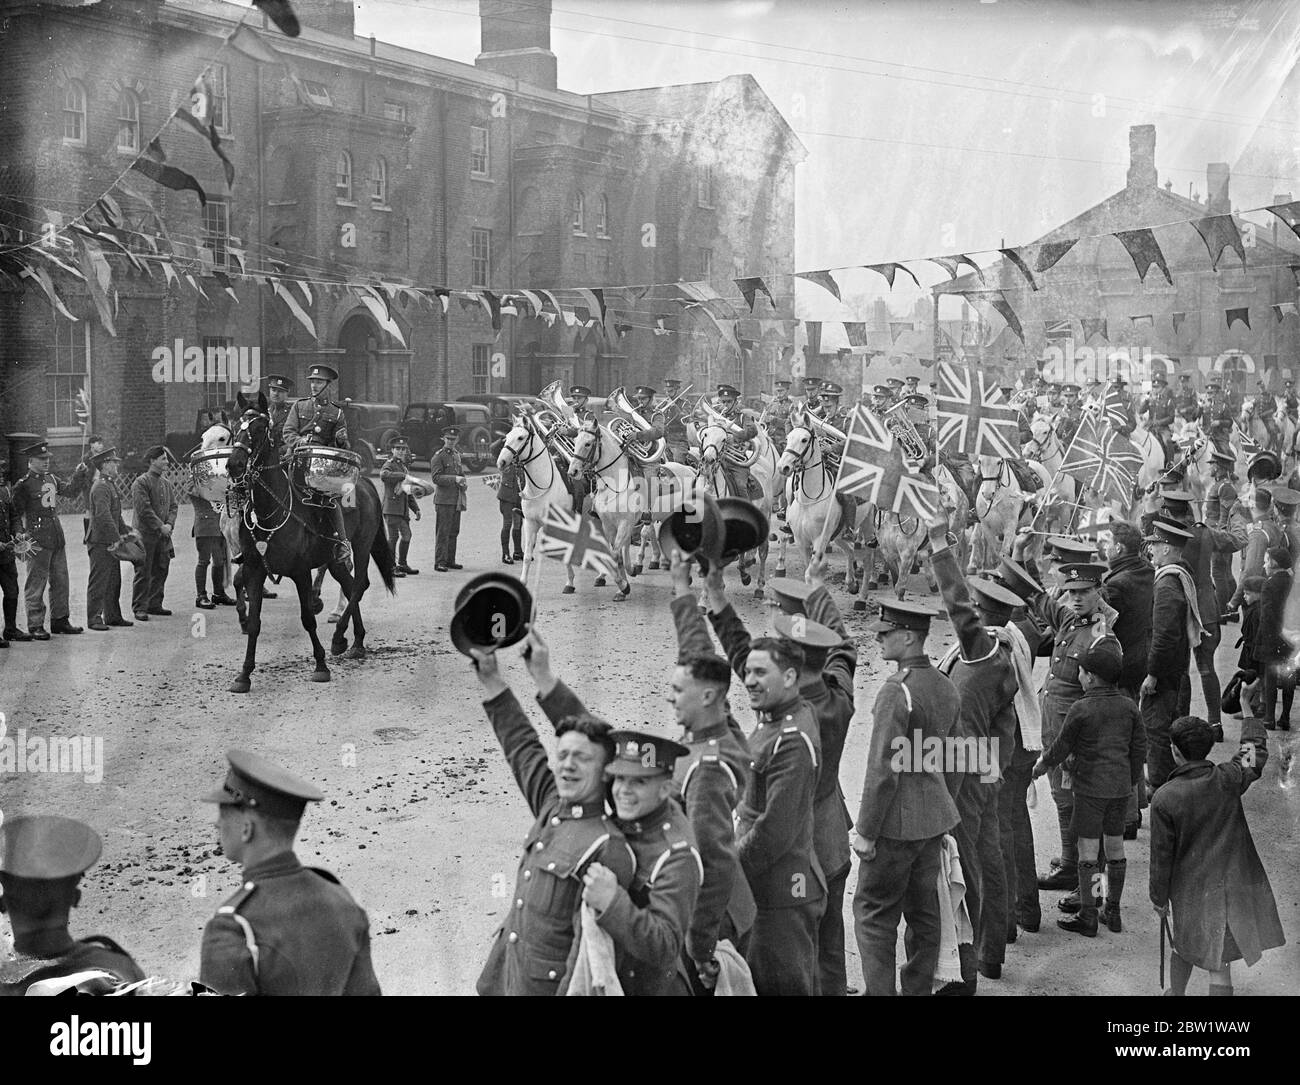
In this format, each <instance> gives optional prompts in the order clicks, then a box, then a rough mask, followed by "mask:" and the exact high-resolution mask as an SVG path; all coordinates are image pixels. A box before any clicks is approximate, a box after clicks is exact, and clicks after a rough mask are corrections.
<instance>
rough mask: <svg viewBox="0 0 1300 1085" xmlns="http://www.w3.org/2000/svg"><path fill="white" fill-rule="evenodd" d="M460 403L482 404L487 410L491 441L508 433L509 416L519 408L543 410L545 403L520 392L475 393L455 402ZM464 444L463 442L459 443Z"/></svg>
mask: <svg viewBox="0 0 1300 1085" xmlns="http://www.w3.org/2000/svg"><path fill="white" fill-rule="evenodd" d="M457 402H460V403H482V404H483V405H484V406H486V407H487V409H488V416H489V417H490V418H491V420H492V440H494V441H497V440H500V439H501V438H502V437H504V436H505V435H506V434H507V433H509V432H510V426H511V421H510V416H511V415H512V414H513V413H514V412H515V411H517V410H518V409H519V408H520V407H521V406H523V405H527V406H529V407H532V408H534V409H536V410H544V409H545V408H546V403H545V402H544V401H543V400H540V399H538V398H537V397H536V396H527V395H524V394H522V393H520V392H498V393H496V394H488V393H485V392H475V393H473V394H472V395H468V396H461V397H460V399H459V400H458V401H457ZM461 443H462V444H464V441H463V440H462V442H461Z"/></svg>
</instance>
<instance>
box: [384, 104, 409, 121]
mask: <svg viewBox="0 0 1300 1085" xmlns="http://www.w3.org/2000/svg"><path fill="white" fill-rule="evenodd" d="M384 116H385V117H387V118H388V119H389V120H390V121H401V122H402V123H403V124H405V123H406V103H405V102H385V103H384Z"/></svg>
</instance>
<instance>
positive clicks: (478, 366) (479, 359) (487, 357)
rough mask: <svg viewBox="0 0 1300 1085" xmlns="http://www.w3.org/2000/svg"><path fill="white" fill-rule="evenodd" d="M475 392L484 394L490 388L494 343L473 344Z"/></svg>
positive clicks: (472, 373)
mask: <svg viewBox="0 0 1300 1085" xmlns="http://www.w3.org/2000/svg"><path fill="white" fill-rule="evenodd" d="M472 349H473V370H472V372H471V376H472V377H473V379H474V394H475V395H483V394H484V393H485V392H487V390H488V374H489V373H490V372H491V367H492V344H491V343H475V344H474V346H473V348H472Z"/></svg>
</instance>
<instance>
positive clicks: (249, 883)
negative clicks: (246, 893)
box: [244, 882, 253, 889]
mask: <svg viewBox="0 0 1300 1085" xmlns="http://www.w3.org/2000/svg"><path fill="white" fill-rule="evenodd" d="M244 888H245V889H252V888H253V883H252V882H245V883H244Z"/></svg>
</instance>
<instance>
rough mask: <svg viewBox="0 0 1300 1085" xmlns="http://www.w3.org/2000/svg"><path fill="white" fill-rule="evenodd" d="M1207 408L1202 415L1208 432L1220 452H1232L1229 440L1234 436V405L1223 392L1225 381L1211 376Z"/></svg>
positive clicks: (1206, 395)
mask: <svg viewBox="0 0 1300 1085" xmlns="http://www.w3.org/2000/svg"><path fill="white" fill-rule="evenodd" d="M1205 384H1206V393H1205V408H1204V410H1203V411H1202V413H1201V418H1202V419H1203V422H1204V425H1205V429H1206V432H1207V433H1208V434H1209V435H1210V439H1211V440H1212V441H1213V442H1214V446H1215V447H1216V448H1217V449H1218V450H1219V451H1220V452H1230V451H1231V447H1230V445H1229V443H1228V439H1229V438H1230V437H1231V436H1232V428H1233V416H1232V404H1231V403H1230V402H1229V400H1228V397H1227V396H1226V395H1225V394H1224V391H1223V379H1222V378H1221V377H1218V376H1210V377H1209V378H1207V380H1206V382H1205Z"/></svg>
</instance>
